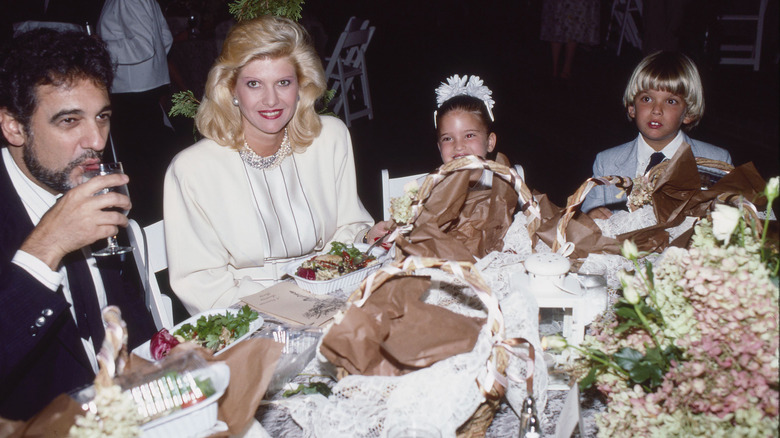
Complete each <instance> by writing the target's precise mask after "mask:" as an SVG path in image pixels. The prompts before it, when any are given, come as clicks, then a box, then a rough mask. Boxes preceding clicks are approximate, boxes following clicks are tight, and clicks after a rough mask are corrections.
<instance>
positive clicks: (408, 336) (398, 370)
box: [320, 276, 485, 376]
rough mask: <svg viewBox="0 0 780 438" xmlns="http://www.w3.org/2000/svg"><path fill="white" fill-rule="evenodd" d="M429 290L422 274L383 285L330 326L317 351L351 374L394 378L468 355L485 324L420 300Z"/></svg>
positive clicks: (479, 320) (397, 278)
mask: <svg viewBox="0 0 780 438" xmlns="http://www.w3.org/2000/svg"><path fill="white" fill-rule="evenodd" d="M429 287H430V278H428V277H421V276H403V277H395V278H392V279H390V280H388V281H386V282H385V283H383V284H382V285H380V286H379V287H378V288H377V289H376V290H375V291H374V292H373V293H372V294H371V296H370V297H369V298H368V300H366V302H365V303H364V304H363V306H362V307H357V306H352V307H350V308H349V309H348V310H347V312H346V313H345V315H344V318H343V319H342V320H341V322H340V323H338V324H335V325H333V326H331V328H330V330H329V331H328V333H327V334H326V335H325V336H324V337H323V340H322V346H321V347H320V352H321V353H322V354H323V355H324V356H325V357H326V358H327V359H328V360H329V361H330V362H332V363H333V364H335V365H337V366H339V367H342V368H344V369H345V370H346V371H347V372H348V373H349V374H356V375H365V376H398V375H403V374H407V373H409V372H412V371H415V370H417V369H420V368H425V367H427V366H430V365H432V364H433V363H436V362H437V361H439V360H442V359H446V358H448V357H451V356H454V355H456V354H461V353H466V352H469V351H471V350H472V349H473V348H474V344H475V343H476V341H477V336H478V335H479V331H480V329H481V327H482V326H483V325H484V324H485V320H484V319H480V318H470V317H467V316H463V315H459V314H457V313H454V312H451V311H449V310H447V309H444V308H442V307H439V306H435V305H431V304H426V303H424V302H422V301H421V300H420V297H421V296H422V295H423V293H425V292H426V291H427V290H428V288H429Z"/></svg>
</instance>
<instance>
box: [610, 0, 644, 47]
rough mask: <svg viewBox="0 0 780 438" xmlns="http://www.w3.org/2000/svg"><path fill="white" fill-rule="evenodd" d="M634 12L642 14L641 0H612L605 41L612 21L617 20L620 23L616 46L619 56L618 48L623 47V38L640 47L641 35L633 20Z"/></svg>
mask: <svg viewBox="0 0 780 438" xmlns="http://www.w3.org/2000/svg"><path fill="white" fill-rule="evenodd" d="M634 12H636V13H638V14H639V16H640V17H641V16H642V0H614V1H613V2H612V12H610V14H609V25H608V26H607V37H606V41H609V38H610V36H611V35H612V23H613V22H615V21H616V22H618V23H619V25H620V36H619V37H618V46H617V55H618V56H620V50H621V49H622V48H623V40H626V41H628V42H629V43H631V45H632V46H634V47H636V48H637V49H641V48H642V37H641V36H640V35H639V29H638V27H637V25H636V22H634V15H633V13H634Z"/></svg>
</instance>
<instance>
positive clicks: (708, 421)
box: [547, 178, 780, 437]
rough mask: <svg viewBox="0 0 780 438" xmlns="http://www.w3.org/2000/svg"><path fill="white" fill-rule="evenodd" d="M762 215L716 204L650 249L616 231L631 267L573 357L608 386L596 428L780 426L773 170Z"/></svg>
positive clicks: (670, 430)
mask: <svg viewBox="0 0 780 438" xmlns="http://www.w3.org/2000/svg"><path fill="white" fill-rule="evenodd" d="M764 193H765V195H766V196H767V200H768V209H767V218H766V221H765V222H764V224H763V232H761V233H759V232H758V231H757V230H758V229H760V228H761V225H762V224H760V223H756V222H755V221H747V220H745V219H744V218H743V217H744V216H743V215H742V214H741V213H742V211H741V209H739V208H735V207H731V206H726V205H717V206H716V207H715V210H714V211H713V212H712V214H711V218H710V219H704V220H702V221H700V222H699V224H698V225H696V227H695V233H694V236H693V238H692V244H691V246H690V248H688V249H683V248H669V249H667V250H666V252H665V253H664V255H663V256H662V258H661V259H660V261H657V262H656V263H655V266H654V265H652V264H649V263H647V264H645V265H644V266H643V265H642V264H641V263H640V259H641V257H642V256H643V254H640V253H639V252H638V251H637V249H636V246H635V245H633V243H631V242H628V241H627V242H626V244H624V246H623V255H624V256H625V257H626V258H628V259H630V260H631V261H632V262H633V264H634V266H635V270H634V272H633V273H626V272H622V273H621V275H620V278H621V283H622V288H623V296H622V298H620V299H619V300H618V302H617V303H616V305H615V308H614V314H612V315H611V316H605V317H604V318H602V319H601V320H599V321H598V322H596V323H594V324H593V325H592V326H591V330H590V333H589V335H588V336H587V337H586V339H585V341H584V342H583V343H582V344H581V345H580V346H571V345H567V344H566V342H565V340H563V339H560V338H559V339H549V340H547V341H548V342H547V344H548V345H551V346H553V347H555V346H558V347H569V348H571V349H573V350H575V351H577V352H578V353H580V355H581V359H579V360H578V361H576V362H575V364H574V365H573V367H572V372H573V374H574V375H575V376H576V377H578V378H579V379H580V386H581V387H583V388H586V387H590V386H595V387H596V388H597V389H598V390H599V391H600V392H601V393H603V394H604V395H605V396H606V398H607V408H606V411H605V412H603V413H601V414H600V415H599V416H598V417H597V419H596V422H597V425H598V426H599V436H605V437H617V436H686V437H687V436H713V437H717V436H756V437H764V436H777V435H778V412H779V408H778V403H779V402H780V398H779V397H778V378H779V377H780V374H778V371H779V370H778V347H779V345H778V342H779V341H780V333H779V332H778V283H777V274H778V263H777V261H778V251H777V242H776V241H772V242H770V243H768V242H767V229H768V223H769V217H770V216H771V205H772V202H773V201H774V200H775V199H776V198H777V196H778V179H777V178H773V179H772V180H770V181H769V183H768V184H767V187H766V189H765V191H764Z"/></svg>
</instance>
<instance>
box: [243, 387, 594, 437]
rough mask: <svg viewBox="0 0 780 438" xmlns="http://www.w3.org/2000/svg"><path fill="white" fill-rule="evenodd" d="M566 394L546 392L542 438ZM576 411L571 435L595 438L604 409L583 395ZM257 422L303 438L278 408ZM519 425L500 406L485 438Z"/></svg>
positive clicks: (512, 433) (510, 433)
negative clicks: (579, 425) (578, 422)
mask: <svg viewBox="0 0 780 438" xmlns="http://www.w3.org/2000/svg"><path fill="white" fill-rule="evenodd" d="M566 394H567V392H566V391H555V390H550V391H548V392H547V405H546V406H545V409H544V417H545V418H547V421H546V422H545V423H544V424H543V431H544V434H543V435H542V436H546V437H553V436H555V426H556V424H557V420H558V417H559V415H560V413H561V410H562V409H563V404H564V400H565V398H566ZM580 407H581V413H582V418H583V423H584V424H583V425H584V429H585V430H584V431H583V432H580V431H575V433H574V435H572V436H573V437H583V438H584V437H595V436H596V432H597V428H596V424H595V415H596V414H597V413H598V412H600V411H601V410H603V409H604V404H603V403H602V402H601V400H600V399H599V398H597V397H593V396H591V394H584V395H581V397H580ZM256 418H257V420H258V421H260V424H261V425H262V426H263V428H264V429H265V431H266V432H267V433H268V435H269V436H271V437H274V438H299V437H303V431H302V430H301V428H300V427H299V426H298V425H297V424H296V423H295V422H294V421H293V420H292V418H291V417H290V415H288V413H287V412H286V411H285V410H284V409H283V408H281V407H279V406H277V405H274V404H268V405H265V406H262V407H261V408H260V410H258V412H257V417H256ZM519 427H520V421H519V419H518V417H517V415H516V414H515V412H514V411H513V410H512V408H511V407H510V406H509V404H508V403H506V402H502V403H501V405H500V406H499V408H498V410H497V411H496V416H495V418H494V419H493V423H492V424H491V425H490V427H489V428H488V430H487V433H486V437H488V438H500V437H512V438H516V437H518V436H519V432H518V431H519Z"/></svg>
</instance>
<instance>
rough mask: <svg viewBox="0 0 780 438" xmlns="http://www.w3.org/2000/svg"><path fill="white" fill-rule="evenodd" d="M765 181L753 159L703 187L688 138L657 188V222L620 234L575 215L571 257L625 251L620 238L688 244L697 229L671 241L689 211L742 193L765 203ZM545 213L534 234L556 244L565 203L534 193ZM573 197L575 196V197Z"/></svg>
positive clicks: (699, 211)
mask: <svg viewBox="0 0 780 438" xmlns="http://www.w3.org/2000/svg"><path fill="white" fill-rule="evenodd" d="M765 185H766V182H765V181H764V180H763V179H762V178H761V176H760V175H759V173H758V171H757V170H756V168H755V166H754V165H753V164H752V163H748V164H744V165H742V166H739V167H737V168H735V169H734V170H732V171H731V172H729V173H728V174H726V175H725V176H724V177H723V178H721V179H720V181H718V182H717V183H715V184H714V185H713V186H712V187H710V188H708V189H706V190H702V189H701V179H700V177H699V169H698V167H697V165H696V158H695V157H694V156H693V152H691V148H690V146H689V145H688V144H685V143H684V144H683V145H682V146H681V147H680V149H679V150H678V151H677V153H676V154H675V156H674V157H673V158H672V159H671V160H670V161H669V163H668V165H667V167H666V168H665V170H664V172H663V173H662V174H661V175H660V176H659V178H658V180H657V181H656V184H655V189H654V190H653V194H652V198H653V211H654V213H655V217H656V221H657V225H653V226H651V227H646V228H643V229H641V230H636V231H632V232H630V233H625V234H621V235H619V236H617V237H616V239H611V238H607V237H604V236H603V235H602V234H601V230H600V229H599V228H598V226H596V224H595V222H593V220H592V219H590V217H589V216H587V215H585V214H581V213H580V214H577V215H575V216H574V217H573V218H572V219H571V220H570V221H569V223H568V224H567V225H566V240H567V241H568V242H572V243H574V244H575V249H574V252H573V253H572V256H571V257H572V258H583V257H587V255H588V254H590V253H610V254H619V253H620V243H621V242H622V241H623V240H626V239H629V240H632V241H634V243H636V245H637V248H638V249H639V250H640V251H648V252H661V251H663V250H664V249H666V248H667V247H669V246H670V245H674V246H687V244H688V242H689V240H690V237H691V235H692V233H684V234H683V235H682V236H680V237H678V238H677V239H675V240H674V242H672V243H671V244H670V242H669V233H668V232H667V231H666V230H667V229H668V228H672V227H675V226H677V225H679V224H681V223H682V222H683V221H684V220H685V218H686V217H688V216H694V217H704V216H706V215H707V213H708V212H709V210H710V208H711V206H712V202H713V201H714V200H715V199H716V198H721V199H724V198H728V197H729V196H734V197H737V196H743V197H744V199H746V200H748V201H751V202H753V203H754V204H756V205H757V206H762V205H764V204H765V203H766V200H765V199H764V200H762V199H761V198H760V197H759V193H760V192H762V191H763V189H764V186H765ZM535 197H536V199H537V200H538V201H539V208H540V211H541V213H542V219H541V224H540V225H539V228H538V229H537V231H536V233H535V234H534V236H532V238H533V239H534V240H533V241H534V243H535V242H536V239H541V240H542V241H543V242H545V243H546V244H547V245H549V246H551V247H552V245H553V242H555V239H556V227H557V225H558V222H559V221H560V218H561V217H562V215H563V213H564V209H562V208H560V207H557V206H555V204H553V203H552V202H550V201H549V199H547V197H546V196H545V195H542V194H537V193H535ZM569 202H572V200H570V201H569Z"/></svg>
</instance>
